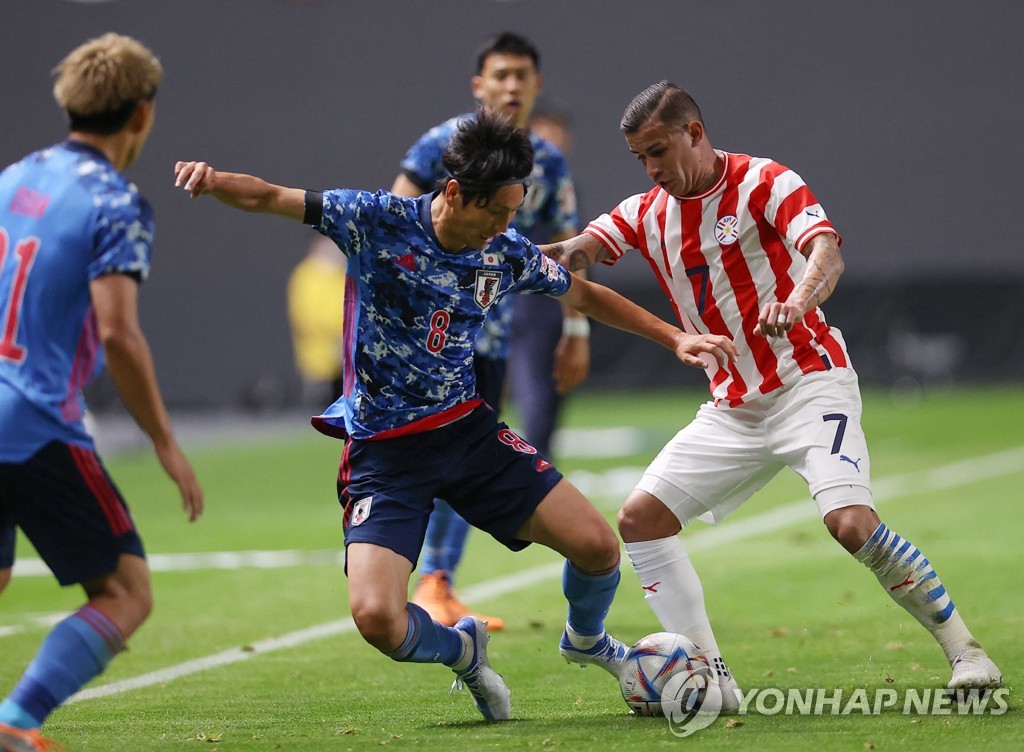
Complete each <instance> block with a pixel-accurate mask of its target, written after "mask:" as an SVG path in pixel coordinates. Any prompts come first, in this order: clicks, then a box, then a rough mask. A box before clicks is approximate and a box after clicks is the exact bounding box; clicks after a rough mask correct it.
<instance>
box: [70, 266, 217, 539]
mask: <svg viewBox="0 0 1024 752" xmlns="http://www.w3.org/2000/svg"><path fill="white" fill-rule="evenodd" d="M138 287H139V284H138V282H136V281H135V280H134V279H132V278H131V277H129V276H127V275H124V274H105V275H103V276H101V277H97V278H96V279H94V280H93V281H92V282H90V283H89V294H90V296H91V298H92V305H93V310H94V311H95V312H96V325H97V329H98V332H99V338H100V342H102V343H103V350H104V354H105V355H106V359H107V369H108V370H109V371H110V376H111V378H112V379H113V381H114V386H116V387H117V391H118V394H120V395H121V399H122V400H124V404H125V406H126V407H127V408H128V411H129V412H130V413H131V414H132V417H134V418H135V421H136V422H137V423H138V424H139V427H140V428H142V430H143V431H145V432H146V434H147V435H148V436H149V438H150V439H151V440H152V441H153V449H154V450H155V451H156V456H157V458H158V459H159V460H160V464H161V466H162V467H163V469H164V472H166V473H167V475H168V476H170V478H171V480H173V481H174V482H175V483H176V484H177V485H178V490H179V492H180V493H181V503H182V507H184V509H185V511H186V512H188V516H189V520H190V521H194V520H196V518H198V517H199V515H200V514H202V513H203V490H202V488H200V486H199V481H197V480H196V474H195V472H193V470H192V466H191V465H190V464H189V462H188V460H187V459H186V458H185V454H184V453H183V452H182V451H181V447H180V446H178V442H177V440H176V439H175V438H174V432H173V431H172V429H171V419H170V417H169V416H168V415H167V408H166V407H165V406H164V401H163V398H162V397H161V396H160V388H159V387H158V386H157V382H156V370H155V369H154V368H153V356H152V354H151V353H150V350H149V344H148V343H147V342H146V337H145V336H144V335H143V333H142V328H141V327H140V326H139V316H138V295H139V293H138Z"/></svg>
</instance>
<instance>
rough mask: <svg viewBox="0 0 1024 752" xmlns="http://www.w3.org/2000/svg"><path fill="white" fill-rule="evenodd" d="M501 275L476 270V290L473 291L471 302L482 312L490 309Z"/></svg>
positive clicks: (485, 270)
mask: <svg viewBox="0 0 1024 752" xmlns="http://www.w3.org/2000/svg"><path fill="white" fill-rule="evenodd" d="M501 274H502V273H501V272H495V271H490V270H488V269H477V270H476V289H475V290H474V291H473V300H475V301H476V304H477V305H478V306H480V308H481V309H482V310H484V311H486V310H487V309H488V308H490V307H491V305H492V304H493V303H494V300H495V298H496V297H497V296H498V288H499V287H500V285H501Z"/></svg>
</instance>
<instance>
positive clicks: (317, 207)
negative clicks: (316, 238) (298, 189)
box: [302, 191, 324, 227]
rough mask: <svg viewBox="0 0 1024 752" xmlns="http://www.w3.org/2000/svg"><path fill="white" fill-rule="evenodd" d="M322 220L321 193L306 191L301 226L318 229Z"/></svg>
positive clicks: (322, 195)
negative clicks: (304, 209) (310, 226)
mask: <svg viewBox="0 0 1024 752" xmlns="http://www.w3.org/2000/svg"><path fill="white" fill-rule="evenodd" d="M323 218H324V194H323V192H322V191H306V211H305V213H304V214H303V215H302V224H304V225H313V226H314V227H319V226H320V222H322V221H323Z"/></svg>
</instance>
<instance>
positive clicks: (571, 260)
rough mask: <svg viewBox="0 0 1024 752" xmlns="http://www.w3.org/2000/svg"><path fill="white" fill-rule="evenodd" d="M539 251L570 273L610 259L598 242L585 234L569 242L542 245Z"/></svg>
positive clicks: (606, 250) (602, 245)
mask: <svg viewBox="0 0 1024 752" xmlns="http://www.w3.org/2000/svg"><path fill="white" fill-rule="evenodd" d="M540 249H541V251H543V252H544V254H545V255H546V256H549V257H551V258H553V259H554V260H555V261H557V262H558V263H559V264H561V265H562V266H564V267H565V268H566V269H568V270H569V271H571V272H578V271H580V270H581V269H587V268H589V267H591V266H593V265H594V264H596V263H597V262H598V261H604V260H606V259H610V258H611V257H612V255H611V254H610V253H609V252H608V249H607V248H605V247H604V244H603V243H602V242H601V241H600V240H598V239H597V238H595V237H594V236H593V235H587V234H586V233H584V234H583V235H577V236H576V237H574V238H570V239H569V240H563V241H561V242H558V243H550V244H548V245H542V246H540Z"/></svg>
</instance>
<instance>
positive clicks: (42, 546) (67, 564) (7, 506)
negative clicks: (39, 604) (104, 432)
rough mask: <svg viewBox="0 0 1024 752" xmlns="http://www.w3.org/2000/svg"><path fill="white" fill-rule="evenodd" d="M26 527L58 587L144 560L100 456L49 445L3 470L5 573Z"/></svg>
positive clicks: (0, 537) (0, 507) (1, 553)
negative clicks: (129, 558) (132, 559)
mask: <svg viewBox="0 0 1024 752" xmlns="http://www.w3.org/2000/svg"><path fill="white" fill-rule="evenodd" d="M15 527H19V528H21V530H22V532H23V533H25V536H26V537H27V538H28V539H29V540H30V541H31V542H32V545H33V546H35V549H36V551H37V552H38V553H39V555H40V556H41V557H42V559H43V561H45V562H46V565H47V566H48V567H49V568H50V570H51V571H52V572H53V573H54V575H55V576H56V577H57V581H58V582H59V583H60V584H61V585H74V584H75V583H79V582H85V581H87V580H91V579H93V578H94V577H98V576H100V575H103V574H107V573H108V572H113V571H114V570H115V569H116V568H117V561H118V558H119V557H120V556H121V554H134V555H136V556H144V555H145V554H144V551H143V548H142V540H141V539H140V538H139V534H138V532H137V531H136V530H135V523H134V522H133V521H132V518H131V514H129V512H128V507H127V506H126V505H125V503H124V499H123V498H122V497H121V493H120V492H119V491H118V490H117V487H116V486H115V485H114V483H113V481H112V480H111V479H110V476H109V475H108V474H107V471H106V468H104V467H103V465H102V464H101V463H100V459H99V457H98V456H97V455H96V453H95V452H93V451H91V450H89V449H86V448H84V447H80V446H72V445H69V444H63V443H61V442H59V441H51V442H50V443H49V444H47V445H46V446H45V447H43V448H42V449H40V450H39V451H38V452H36V453H35V454H34V455H33V456H32V458H31V459H29V460H28V461H27V462H23V463H17V464H10V463H0V569H6V568H8V567H10V566H12V565H13V563H14V540H15V535H14V532H15Z"/></svg>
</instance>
